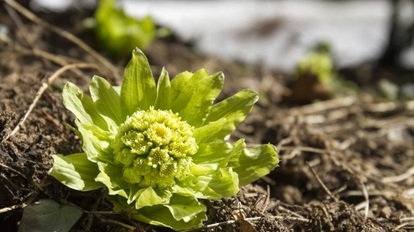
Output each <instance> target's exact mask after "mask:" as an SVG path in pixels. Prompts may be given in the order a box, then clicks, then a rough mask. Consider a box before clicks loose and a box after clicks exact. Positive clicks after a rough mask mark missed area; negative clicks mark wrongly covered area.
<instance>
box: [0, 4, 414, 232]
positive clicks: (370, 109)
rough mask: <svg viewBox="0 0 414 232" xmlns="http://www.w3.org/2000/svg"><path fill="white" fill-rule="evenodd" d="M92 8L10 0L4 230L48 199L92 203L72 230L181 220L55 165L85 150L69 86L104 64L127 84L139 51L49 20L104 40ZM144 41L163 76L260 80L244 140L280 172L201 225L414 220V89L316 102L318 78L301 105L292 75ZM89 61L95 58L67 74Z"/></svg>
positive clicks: (0, 189)
mask: <svg viewBox="0 0 414 232" xmlns="http://www.w3.org/2000/svg"><path fill="white" fill-rule="evenodd" d="M2 4H3V3H2ZM86 13H87V12H69V13H67V15H63V14H44V15H38V17H40V18H42V19H44V21H41V22H40V21H33V20H29V19H28V18H27V17H26V16H23V15H21V14H20V13H18V12H16V11H15V10H14V8H13V7H9V11H6V10H5V8H4V6H1V8H0V22H1V25H0V26H1V27H5V28H7V29H8V32H7V33H3V32H1V30H0V33H1V35H0V141H1V142H0V231H17V230H18V225H19V221H20V220H21V217H22V213H23V209H24V207H25V206H27V205H30V204H33V203H34V202H36V201H37V200H39V199H45V198H47V199H53V200H55V201H57V202H59V203H62V204H67V203H71V204H75V205H77V206H79V207H80V208H82V209H83V210H84V211H85V213H84V214H83V216H82V217H81V219H80V220H79V221H78V222H77V223H76V224H75V225H74V227H73V228H72V231H129V230H130V228H136V229H135V231H169V230H168V229H165V228H160V227H155V226H150V225H145V224H138V223H136V222H132V221H130V220H128V218H127V217H126V216H124V215H117V214H101V213H99V212H107V211H111V209H112V208H111V204H110V203H109V202H107V201H106V200H105V199H104V197H103V194H104V193H103V192H102V191H92V192H86V193H82V192H77V191H73V190H70V189H68V188H67V187H65V186H64V185H62V184H60V183H59V182H58V181H56V180H55V179H54V178H52V177H51V176H49V175H48V170H49V169H50V168H51V167H52V163H53V160H52V158H51V155H52V154H57V153H59V154H71V153H75V152H79V151H81V143H80V140H79V138H78V137H77V136H76V135H75V134H74V132H73V131H71V130H70V129H69V127H68V126H67V125H74V123H73V120H74V116H73V115H72V114H71V113H70V112H69V111H68V110H67V109H66V108H65V107H64V106H63V104H62V97H61V90H62V87H63V85H64V84H65V83H66V82H67V81H71V82H74V83H76V84H77V85H78V86H80V87H81V88H82V89H83V90H85V91H87V89H88V83H89V81H90V80H91V77H92V76H93V75H99V76H103V77H106V78H107V79H108V80H109V81H110V82H111V83H113V84H119V83H120V82H121V76H122V72H123V67H124V65H125V64H126V62H127V61H128V60H129V57H125V59H124V60H117V61H115V60H111V59H109V58H104V57H105V54H104V53H103V52H99V54H98V56H96V55H94V54H93V53H92V52H90V51H85V49H83V48H82V46H80V45H79V44H76V43H74V42H73V41H71V40H70V39H68V38H65V36H64V35H62V34H61V32H58V31H56V30H55V29H53V27H52V25H50V24H49V23H50V22H53V23H54V24H53V25H54V26H55V27H57V28H59V29H61V30H64V31H67V32H70V33H72V34H73V35H75V36H76V37H78V38H80V40H81V41H83V43H86V44H88V46H90V47H92V48H93V49H97V46H95V44H94V42H93V36H92V34H91V32H90V31H88V30H87V29H85V28H83V27H82V20H83V19H84V17H85V15H86ZM45 22H49V23H45ZM114 42H116V41H114ZM98 51H99V50H98ZM144 52H145V53H146V55H147V56H148V59H149V61H150V63H151V65H152V69H153V73H154V75H155V76H158V74H159V73H160V71H161V68H162V67H165V68H166V69H167V70H168V71H169V72H170V76H174V75H175V74H177V73H179V72H182V71H185V70H189V71H196V70H198V69H200V68H206V69H207V70H208V71H209V72H210V73H214V72H218V71H222V72H224V74H225V76H226V82H225V86H224V90H223V92H222V93H221V95H220V97H219V99H223V98H225V97H228V96H230V95H232V94H234V93H236V92H238V91H239V90H241V89H243V88H251V89H253V90H255V91H257V92H258V93H259V94H260V100H259V102H258V103H257V104H256V106H255V108H254V110H253V111H252V112H251V114H250V115H249V116H248V117H247V119H246V120H245V121H244V122H243V123H242V124H241V125H240V126H239V127H238V129H237V131H236V132H235V133H234V135H233V138H232V139H237V138H245V139H246V142H247V143H248V144H249V145H255V144H260V143H271V144H274V145H276V146H277V148H278V150H279V155H280V160H281V162H280V165H279V167H277V168H276V169H275V170H274V171H272V172H271V173H270V174H269V175H267V176H266V177H263V178H262V179H260V180H258V181H256V182H255V183H252V184H250V185H247V186H244V187H242V188H241V191H240V192H239V193H238V194H237V196H234V197H232V198H226V199H222V200H220V201H206V202H205V204H207V205H208V209H209V210H208V221H206V222H205V227H203V228H201V229H200V231H242V232H250V231H414V102H413V101H412V100H411V101H410V100H406V101H384V99H381V98H379V97H377V96H375V94H370V92H369V91H368V89H370V88H371V86H368V85H362V86H360V89H361V91H360V93H359V94H358V95H356V94H354V95H344V96H341V97H331V96H329V97H327V99H326V100H322V101H321V100H319V101H313V97H314V96H313V95H312V91H310V92H307V91H309V89H311V88H313V86H312V85H309V86H308V88H305V89H303V92H305V93H307V94H306V95H305V96H308V99H305V100H307V101H309V102H308V103H307V104H304V102H301V104H298V103H297V102H293V101H292V99H295V98H294V97H293V98H292V95H295V94H299V93H295V92H294V91H292V88H291V84H290V83H288V81H287V80H289V78H288V77H289V75H285V74H282V73H278V72H276V71H274V70H270V69H267V68H265V67H260V66H251V65H247V64H242V63H237V62H227V61H222V60H219V59H217V58H215V57H209V56H205V55H201V54H198V53H197V51H195V50H194V49H193V48H192V46H191V44H185V43H183V42H181V41H179V40H178V39H176V38H174V37H173V36H171V37H169V38H166V39H162V40H161V39H160V40H157V41H155V42H154V43H153V44H152V45H151V47H149V48H148V49H147V50H145V51H144ZM102 58H104V59H105V60H107V61H109V64H111V65H112V67H110V66H108V65H107V63H105V62H103V61H102ZM281 59H283V57H281ZM78 63H87V64H90V65H93V66H91V67H92V68H85V67H81V66H76V65H75V66H72V67H69V68H67V69H66V71H64V72H61V73H56V72H57V71H58V70H59V69H60V68H62V67H66V66H67V65H70V64H78ZM365 90H366V91H365ZM37 97H38V98H37ZM301 99H303V97H302V98H301Z"/></svg>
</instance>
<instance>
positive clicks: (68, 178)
mask: <svg viewBox="0 0 414 232" xmlns="http://www.w3.org/2000/svg"><path fill="white" fill-rule="evenodd" d="M52 157H53V168H52V169H51V170H50V175H52V176H53V177H55V178H56V179H57V180H59V181H60V182H61V183H62V184H64V185H66V186H68V187H70V188H73V189H76V190H79V191H90V190H94V189H98V188H102V187H103V186H104V185H103V184H101V183H99V182H96V181H95V177H96V176H97V175H98V174H99V169H98V166H97V165H96V164H95V163H92V162H91V161H89V160H88V158H86V155H85V153H75V154H72V155H68V156H62V155H53V156H52Z"/></svg>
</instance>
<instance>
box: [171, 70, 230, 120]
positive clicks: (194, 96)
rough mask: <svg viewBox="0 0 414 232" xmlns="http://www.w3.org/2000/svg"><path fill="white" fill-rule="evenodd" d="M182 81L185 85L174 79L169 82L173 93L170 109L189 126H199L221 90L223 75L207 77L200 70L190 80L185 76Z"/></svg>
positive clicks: (205, 72) (204, 72) (207, 75)
mask: <svg viewBox="0 0 414 232" xmlns="http://www.w3.org/2000/svg"><path fill="white" fill-rule="evenodd" d="M182 79H183V81H186V83H183V81H180V79H179V80H176V79H175V78H174V79H173V81H172V82H171V90H172V91H173V94H172V96H173V98H172V103H171V109H172V110H173V111H174V112H178V113H179V114H180V116H181V117H182V119H183V120H185V121H187V122H188V123H189V124H190V125H192V126H196V127H197V126H200V125H202V124H203V122H204V120H205V118H206V117H207V115H208V113H209V111H210V108H211V106H212V105H213V102H214V100H215V99H216V98H217V96H218V95H219V93H220V91H221V89H222V88H223V83H224V75H223V73H216V74H213V75H209V74H208V73H207V71H206V70H204V69H201V70H199V71H197V72H196V73H194V75H193V76H192V77H191V78H190V79H188V78H187V76H184V78H182ZM175 96H176V97H175Z"/></svg>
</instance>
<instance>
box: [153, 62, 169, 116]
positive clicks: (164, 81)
mask: <svg viewBox="0 0 414 232" xmlns="http://www.w3.org/2000/svg"><path fill="white" fill-rule="evenodd" d="M155 108H156V109H161V110H168V109H170V108H171V83H170V77H169V76H168V72H167V70H165V69H164V68H163V69H162V71H161V75H160V78H159V79H158V85H157V98H156V100H155Z"/></svg>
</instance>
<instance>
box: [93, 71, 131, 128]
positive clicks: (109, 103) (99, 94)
mask: <svg viewBox="0 0 414 232" xmlns="http://www.w3.org/2000/svg"><path fill="white" fill-rule="evenodd" d="M89 90H90V91H91V96H92V99H93V100H94V102H95V105H96V109H97V110H98V112H99V113H100V114H101V115H102V116H104V118H105V120H106V121H107V122H108V123H111V124H113V123H115V124H116V125H119V124H121V123H122V122H124V120H125V116H124V115H123V114H122V110H121V100H120V98H119V95H118V93H117V92H116V91H115V89H114V88H113V87H112V85H110V84H109V83H108V81H106V80H105V79H103V78H102V77H99V76H93V78H92V81H91V84H90V86H89Z"/></svg>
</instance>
